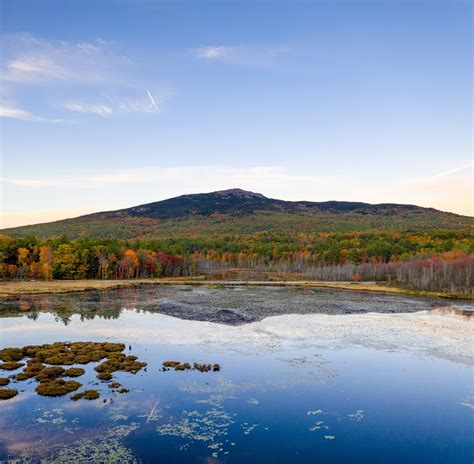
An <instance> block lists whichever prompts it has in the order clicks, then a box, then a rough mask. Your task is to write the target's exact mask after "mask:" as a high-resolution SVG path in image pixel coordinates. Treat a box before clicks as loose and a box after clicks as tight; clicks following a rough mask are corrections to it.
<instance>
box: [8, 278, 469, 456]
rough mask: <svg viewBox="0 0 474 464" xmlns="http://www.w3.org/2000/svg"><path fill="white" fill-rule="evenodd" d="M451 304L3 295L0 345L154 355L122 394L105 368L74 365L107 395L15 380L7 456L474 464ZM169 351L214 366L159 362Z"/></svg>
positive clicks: (390, 299) (283, 293)
mask: <svg viewBox="0 0 474 464" xmlns="http://www.w3.org/2000/svg"><path fill="white" fill-rule="evenodd" d="M446 306H447V304H446V303H443V302H442V301H439V300H430V299H415V298H408V297H403V296H389V295H376V294H368V293H356V292H344V291H332V290H324V289H313V290H308V289H295V288H245V287H240V288H207V287H180V286H173V287H149V286H145V287H140V288H136V289H120V290H113V291H107V292H87V293H82V294H67V295H57V296H51V295H49V296H33V297H31V296H30V297H27V298H22V299H20V300H11V301H4V302H0V317H1V319H0V329H1V336H0V348H4V347H9V346H12V347H23V346H25V345H32V344H44V343H53V342H57V341H90V340H91V341H97V342H104V341H109V342H120V343H124V344H125V345H126V350H125V351H126V353H127V354H133V355H135V356H138V358H139V360H140V361H144V362H146V363H147V367H146V370H141V371H140V372H138V373H137V374H132V373H129V372H115V373H114V378H113V381H117V382H119V383H121V384H122V386H123V387H126V388H127V389H128V390H129V392H128V393H123V394H119V393H118V392H117V391H116V390H112V389H111V388H110V387H109V383H107V382H101V381H99V380H98V379H97V377H96V374H97V372H95V371H94V367H95V366H96V365H97V364H98V363H89V364H87V365H81V366H78V367H83V368H84V369H85V370H86V373H85V375H83V376H81V377H79V378H78V379H77V380H78V381H80V382H81V383H82V384H83V385H84V387H83V388H93V389H96V390H98V391H99V392H100V398H99V399H96V400H92V401H88V400H84V399H82V400H79V401H71V400H70V399H69V397H70V395H66V396H61V397H44V396H40V395H38V394H37V393H36V392H35V387H36V386H37V382H36V381H35V380H34V379H33V380H26V381H22V382H17V381H14V380H13V379H12V382H11V383H10V385H9V386H8V387H5V388H16V389H18V391H19V394H18V395H17V396H15V397H14V398H12V399H10V400H4V401H0V460H2V462H90V463H99V462H121V463H122V462H163V463H214V462H215V463H241V462H253V463H299V462H301V463H303V462H304V463H308V462H311V463H313V462H314V463H316V462H324V463H346V462H364V463H380V462H383V463H400V462H404V463H411V462H413V463H424V462H426V463H435V462H439V463H448V462H449V463H469V462H472V460H473V445H472V436H473V435H472V434H473V419H474V414H473V413H474V397H473V395H474V393H473V384H472V351H471V342H472V319H471V318H470V317H468V316H466V314H469V311H472V309H473V308H472V305H469V304H467V303H463V302H454V303H450V304H449V306H450V309H449V310H447V309H446V308H445V307H446ZM453 313H454V314H453ZM462 314H464V315H462ZM168 360H177V361H181V362H189V363H191V365H192V364H193V363H194V362H200V363H218V364H219V365H220V367H221V369H220V371H218V372H214V371H210V372H199V371H196V370H186V371H174V370H167V371H163V370H162V363H163V362H164V361H168ZM68 367H69V366H68ZM20 371H21V369H18V370H14V371H4V372H0V376H4V377H10V376H13V375H14V374H16V373H17V372H20ZM75 380H76V379H75Z"/></svg>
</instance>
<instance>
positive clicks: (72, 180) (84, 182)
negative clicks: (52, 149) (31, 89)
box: [1, 165, 332, 189]
mask: <svg viewBox="0 0 474 464" xmlns="http://www.w3.org/2000/svg"><path fill="white" fill-rule="evenodd" d="M199 178H207V179H208V181H209V182H210V183H211V184H213V185H215V186H216V188H217V187H220V186H222V188H227V187H228V186H229V185H240V186H244V187H245V188H256V189H258V188H261V187H264V186H265V185H278V184H279V183H282V182H283V183H286V184H288V183H290V184H293V183H295V184H296V183H301V182H308V183H311V184H312V183H316V182H317V183H321V182H326V181H329V180H331V179H332V176H329V177H324V176H314V175H301V174H292V173H290V172H289V171H288V170H287V169H286V168H284V167H279V166H255V167H248V168H239V167H226V166H219V165H212V166H178V167H161V166H150V167H146V168H140V169H125V170H120V171H113V172H109V173H103V174H99V175H93V176H71V177H68V178H63V179H56V178H51V179H31V178H3V179H1V180H2V182H4V183H8V184H13V185H17V186H22V187H32V188H45V187H70V188H77V187H80V188H95V187H98V186H103V185H105V184H107V185H110V184H134V183H140V184H143V183H159V184H161V185H163V184H176V183H177V182H179V183H181V184H182V183H183V182H184V181H185V182H188V183H189V184H190V185H196V179H199Z"/></svg>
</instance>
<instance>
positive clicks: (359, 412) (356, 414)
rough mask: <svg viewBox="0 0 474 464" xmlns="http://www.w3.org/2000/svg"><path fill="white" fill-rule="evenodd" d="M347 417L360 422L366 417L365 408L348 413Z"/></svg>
mask: <svg viewBox="0 0 474 464" xmlns="http://www.w3.org/2000/svg"><path fill="white" fill-rule="evenodd" d="M347 417H348V418H349V419H351V420H353V421H356V422H360V421H361V420H362V419H363V418H364V411H363V409H358V410H357V411H356V412H354V413H352V414H348V415H347Z"/></svg>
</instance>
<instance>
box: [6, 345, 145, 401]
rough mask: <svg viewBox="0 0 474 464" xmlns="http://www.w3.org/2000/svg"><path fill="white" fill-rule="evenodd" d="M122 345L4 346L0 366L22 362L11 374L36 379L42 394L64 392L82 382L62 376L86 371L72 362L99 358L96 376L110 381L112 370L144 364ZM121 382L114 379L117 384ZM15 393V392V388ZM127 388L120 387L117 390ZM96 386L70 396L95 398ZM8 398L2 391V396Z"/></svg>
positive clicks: (130, 369)
mask: <svg viewBox="0 0 474 464" xmlns="http://www.w3.org/2000/svg"><path fill="white" fill-rule="evenodd" d="M124 349H125V345H124V344H123V343H111V342H102V343H100V342H56V343H50V344H44V345H27V346H24V347H23V348H4V349H2V350H0V360H1V361H3V362H2V363H1V364H0V369H4V370H16V369H18V368H20V367H23V366H25V362H21V361H23V360H24V359H25V358H29V359H27V360H26V366H25V367H24V369H23V370H22V371H21V372H19V373H18V374H15V375H14V376H13V378H14V379H15V380H17V381H23V380H27V379H33V378H34V379H35V380H36V381H37V382H39V385H38V386H37V387H36V389H35V390H36V392H37V393H38V394H39V395H43V396H63V395H66V394H68V393H71V392H73V391H75V390H77V389H78V388H79V387H81V385H82V384H81V383H79V382H75V381H73V380H70V381H66V380H64V379H63V377H80V376H82V375H84V374H85V373H86V371H85V369H83V368H82V367H69V368H68V369H65V368H64V367H62V366H71V365H74V364H88V363H89V362H99V361H102V362H101V364H99V365H98V366H96V367H95V370H96V372H97V373H98V374H97V377H98V379H99V380H103V381H109V380H111V379H112V372H115V371H124V372H131V373H132V374H136V373H137V372H138V371H140V370H141V369H143V368H144V367H146V365H147V364H146V363H144V362H140V361H138V358H137V356H133V355H126V354H125V353H122V351H123V350H124ZM9 382H10V380H9V379H7V378H3V377H2V378H0V386H5V385H8V383H9ZM120 386H121V385H120V384H119V383H115V387H112V388H118V387H120ZM15 392H16V393H15V394H17V393H18V392H17V391H16V390H15ZM126 392H128V390H127V389H125V388H123V389H122V391H121V392H120V393H126ZM96 394H97V395H99V394H98V392H96V391H95V390H86V391H85V392H82V393H80V394H76V395H73V397H74V398H72V399H79V398H87V399H95V398H98V397H99V396H100V395H99V396H95V395H96ZM8 398H10V397H9V396H8V394H6V393H5V397H4V398H3V399H8Z"/></svg>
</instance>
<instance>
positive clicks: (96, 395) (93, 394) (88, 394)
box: [71, 390, 100, 401]
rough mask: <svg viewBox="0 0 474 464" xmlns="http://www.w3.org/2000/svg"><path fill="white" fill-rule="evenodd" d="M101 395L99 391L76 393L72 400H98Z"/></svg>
mask: <svg viewBox="0 0 474 464" xmlns="http://www.w3.org/2000/svg"><path fill="white" fill-rule="evenodd" d="M99 396H100V393H99V392H98V391H97V390H84V391H82V392H78V393H75V394H74V395H72V396H71V400H73V401H77V400H80V399H81V398H85V399H86V400H96V399H97V398H99Z"/></svg>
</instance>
